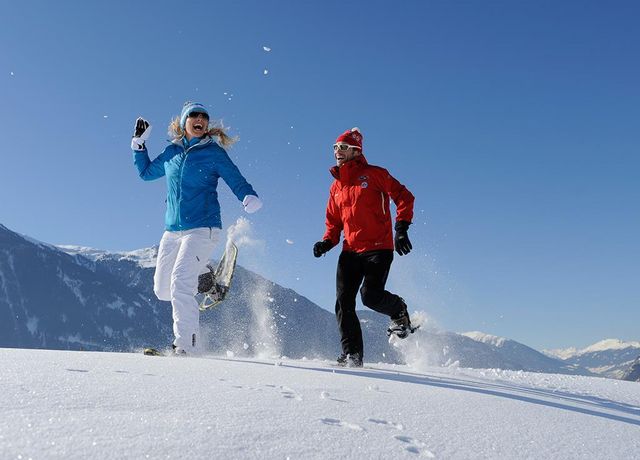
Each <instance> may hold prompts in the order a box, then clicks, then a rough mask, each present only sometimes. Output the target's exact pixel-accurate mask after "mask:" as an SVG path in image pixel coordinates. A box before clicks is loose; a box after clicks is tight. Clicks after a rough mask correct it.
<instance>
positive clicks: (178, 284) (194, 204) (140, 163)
mask: <svg viewBox="0 0 640 460" xmlns="http://www.w3.org/2000/svg"><path fill="white" fill-rule="evenodd" d="M150 134H151V126H150V125H149V123H148V122H147V121H146V120H144V119H143V118H138V119H137V120H136V128H135V132H134V136H133V139H132V140H131V148H132V149H133V151H134V154H133V156H134V163H135V165H136V167H137V168H138V173H139V174H140V177H141V178H142V179H143V180H155V179H159V178H161V177H163V176H164V177H166V181H167V212H166V215H165V230H166V231H165V232H164V234H163V235H162V239H161V240H160V247H159V249H158V260H157V263H156V271H155V275H154V277H153V283H154V286H153V290H154V292H155V294H156V295H157V296H158V298H159V299H160V300H167V301H171V305H172V307H173V333H174V335H175V340H174V342H173V347H174V351H175V352H176V353H177V354H185V353H187V354H189V353H195V352H198V351H199V347H200V343H199V339H198V337H199V328H200V312H199V309H198V303H197V301H196V299H195V297H194V296H195V294H196V291H197V288H198V275H199V274H200V273H201V272H202V271H203V270H204V268H205V265H206V264H207V261H208V260H209V256H210V255H211V252H212V251H213V249H214V247H215V245H216V243H217V242H218V240H219V239H220V236H221V233H222V222H221V219H220V203H219V202H218V192H217V187H218V179H219V178H222V179H223V180H224V181H225V182H226V183H227V185H228V186H229V188H231V191H232V192H233V193H234V194H235V196H236V197H238V199H239V200H240V201H242V204H243V205H244V208H245V210H246V211H247V212H248V213H253V212H256V211H257V210H258V209H260V208H261V207H262V201H261V200H260V198H258V194H257V193H256V192H255V190H254V189H253V187H252V186H251V184H249V183H248V182H247V181H246V179H245V178H244V177H243V176H242V174H241V173H240V171H239V170H238V168H237V167H236V165H235V164H234V163H233V161H231V159H230V158H229V155H227V152H226V151H225V150H224V149H223V148H222V147H221V146H220V145H222V146H223V147H226V146H229V145H231V144H232V143H233V141H234V140H233V139H231V138H230V137H229V136H228V135H227V134H226V132H225V131H224V129H223V128H220V127H216V126H213V125H211V124H210V123H209V113H208V112H207V109H206V108H205V107H204V106H203V105H202V104H198V103H195V102H186V103H185V104H184V107H183V108H182V112H181V114H180V116H179V117H176V118H175V119H174V120H173V121H172V122H171V124H170V125H169V135H170V136H171V137H172V139H173V140H172V141H171V143H170V144H169V146H167V147H166V148H165V149H164V151H163V152H162V153H161V154H160V155H158V156H157V157H156V158H155V159H154V160H153V161H152V160H150V158H149V154H148V152H147V148H146V146H145V141H146V140H147V139H148V138H149V135H150ZM216 140H217V142H216Z"/></svg>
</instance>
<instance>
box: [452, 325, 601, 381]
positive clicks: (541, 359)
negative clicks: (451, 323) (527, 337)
mask: <svg viewBox="0 0 640 460" xmlns="http://www.w3.org/2000/svg"><path fill="white" fill-rule="evenodd" d="M461 335H463V336H465V337H469V338H470V339H473V340H475V341H477V342H480V343H483V344H485V345H487V346H488V347H489V348H490V349H491V350H492V351H493V352H495V354H496V355H497V356H498V357H499V359H500V360H501V361H502V362H505V363H511V367H509V369H519V368H520V366H523V363H526V368H524V367H523V370H527V371H532V372H549V373H551V372H553V373H561V374H582V375H592V374H591V372H589V371H588V370H586V369H585V368H583V367H582V366H579V365H575V364H573V363H563V362H562V361H558V359H555V358H552V357H549V356H546V355H544V354H543V353H540V352H539V351H537V350H534V349H533V348H531V347H528V346H526V345H523V344H521V343H519V342H516V341H515V340H511V339H507V338H504V337H497V336H494V335H489V334H483V333H482V332H477V331H474V332H466V333H463V334H461ZM469 367H475V366H469ZM503 368H504V367H503Z"/></svg>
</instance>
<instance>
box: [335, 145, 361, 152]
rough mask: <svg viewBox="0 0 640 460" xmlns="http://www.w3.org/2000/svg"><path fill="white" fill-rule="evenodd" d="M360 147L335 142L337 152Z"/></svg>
mask: <svg viewBox="0 0 640 460" xmlns="http://www.w3.org/2000/svg"><path fill="white" fill-rule="evenodd" d="M357 148H358V147H356V146H354V145H349V144H333V151H334V152H337V151H338V150H342V151H344V150H349V149H357Z"/></svg>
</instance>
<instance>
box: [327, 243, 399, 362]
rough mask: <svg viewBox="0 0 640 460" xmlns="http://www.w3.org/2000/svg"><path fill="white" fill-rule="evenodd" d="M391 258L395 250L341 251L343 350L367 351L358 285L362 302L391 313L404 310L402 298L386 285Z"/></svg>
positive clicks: (338, 277) (338, 286)
mask: <svg viewBox="0 0 640 460" xmlns="http://www.w3.org/2000/svg"><path fill="white" fill-rule="evenodd" d="M392 261H393V251H392V250H381V251H368V252H363V253H356V252H349V251H342V253H341V254H340V258H339V259H338V271H337V274H336V319H337V321H338V329H339V331H340V336H341V344H342V351H343V352H344V353H347V354H353V353H360V354H361V355H363V351H364V350H363V344H362V329H361V328H360V320H359V319H358V316H357V315H356V296H357V295H358V289H360V295H361V296H362V303H363V304H364V305H365V306H367V307H369V308H371V309H372V310H375V311H377V312H379V313H382V314H384V315H388V316H390V317H395V316H397V315H398V314H399V313H400V311H401V310H402V299H401V298H400V297H399V296H397V295H396V294H392V293H390V292H389V291H386V290H385V289H384V286H385V284H386V283H387V277H388V276H389V269H390V268H391V262H392ZM360 285H362V287H360Z"/></svg>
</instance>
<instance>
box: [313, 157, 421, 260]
mask: <svg viewBox="0 0 640 460" xmlns="http://www.w3.org/2000/svg"><path fill="white" fill-rule="evenodd" d="M330 171H331V174H332V175H333V177H334V178H335V180H334V181H333V183H332V184H331V189H330V191H329V201H328V203H327V216H326V222H325V225H326V227H327V230H326V232H325V234H324V237H323V239H325V240H330V241H331V242H332V243H333V245H334V246H335V245H337V244H338V243H339V242H340V232H344V243H343V245H342V250H343V251H352V252H365V251H372V250H378V249H391V250H393V232H392V230H391V214H390V208H389V197H391V199H392V200H393V202H394V203H395V205H396V221H400V220H403V221H405V222H408V223H411V219H413V201H414V197H413V195H412V194H411V192H410V191H409V190H407V188H406V187H405V186H404V185H402V184H401V183H400V182H398V181H397V180H396V179H395V178H393V177H392V176H391V174H389V171H387V170H386V169H384V168H380V167H379V166H373V165H370V164H368V163H367V160H366V158H365V157H364V156H363V155H359V156H357V157H355V158H354V159H353V160H351V161H349V162H347V163H345V164H343V165H342V167H340V168H338V167H337V166H334V167H333V168H331V170H330Z"/></svg>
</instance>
